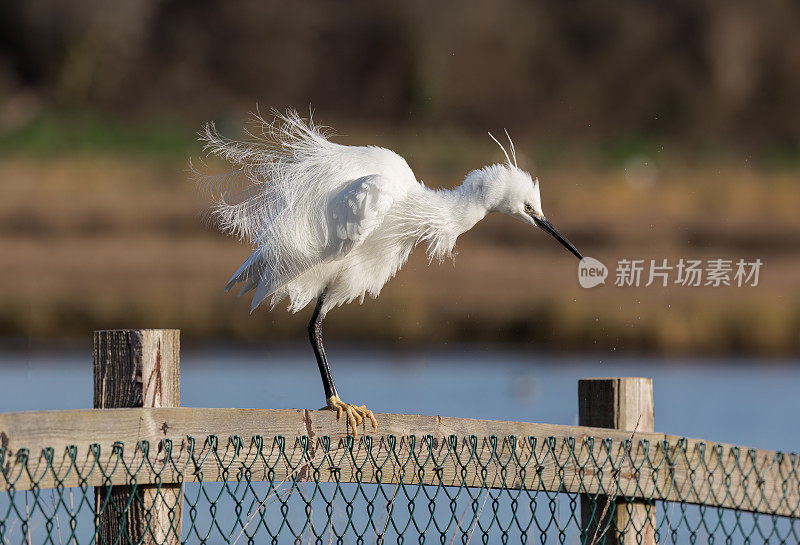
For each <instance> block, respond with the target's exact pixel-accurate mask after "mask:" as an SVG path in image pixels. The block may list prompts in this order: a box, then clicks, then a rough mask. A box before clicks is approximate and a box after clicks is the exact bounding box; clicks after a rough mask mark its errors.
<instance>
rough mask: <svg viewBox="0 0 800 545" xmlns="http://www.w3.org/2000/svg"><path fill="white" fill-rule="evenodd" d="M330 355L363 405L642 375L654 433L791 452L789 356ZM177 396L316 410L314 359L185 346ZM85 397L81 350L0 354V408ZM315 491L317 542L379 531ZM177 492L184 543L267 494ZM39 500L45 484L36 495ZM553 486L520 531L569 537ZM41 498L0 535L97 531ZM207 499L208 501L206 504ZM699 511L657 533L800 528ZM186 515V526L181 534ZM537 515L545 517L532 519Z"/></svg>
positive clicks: (195, 488) (504, 399) (478, 413)
mask: <svg viewBox="0 0 800 545" xmlns="http://www.w3.org/2000/svg"><path fill="white" fill-rule="evenodd" d="M329 356H330V358H331V360H332V362H333V364H332V367H333V372H334V377H335V379H336V381H337V385H338V388H339V390H340V392H341V394H342V396H343V397H344V398H345V399H346V400H350V401H357V402H359V403H366V404H367V405H368V406H369V407H370V408H372V409H373V410H375V411H377V412H397V413H423V414H441V415H446V416H461V417H472V418H484V419H502V420H523V421H532V422H546V423H553V424H576V423H577V405H578V403H577V381H578V379H579V378H581V377H592V376H647V377H652V378H653V379H654V387H655V407H656V429H657V430H658V431H662V432H667V433H670V434H674V435H683V436H691V437H701V438H705V439H708V440H710V441H716V442H727V443H736V444H741V445H747V446H753V447H760V448H766V449H772V450H784V451H795V452H796V451H800V422H798V419H797V415H798V414H800V396H798V391H799V390H800V388H798V387H800V362H798V361H787V362H781V363H776V362H771V363H766V362H759V361H748V362H744V361H711V360H685V361H680V362H671V361H666V360H660V359H654V358H638V359H614V360H611V361H609V360H602V359H600V358H597V357H589V356H586V357H563V358H560V357H553V356H537V355H533V354H524V353H521V352H508V351H497V350H485V349H480V348H477V349H448V350H437V349H417V350H413V351H408V352H403V353H398V352H397V351H391V350H353V349H350V348H348V347H346V346H332V347H330V349H329ZM181 394H182V404H183V405H184V406H196V407H267V408H292V407H311V408H317V407H319V406H321V405H322V403H323V396H322V388H321V385H320V380H319V375H318V372H317V368H316V363H315V362H314V359H313V356H312V355H311V351H310V350H309V349H307V348H306V347H305V346H299V347H295V348H287V347H285V346H283V347H281V346H271V347H270V346H268V347H263V348H258V349H254V348H241V347H239V348H237V347H221V346H217V347H214V348H205V349H187V350H184V351H183V353H182V363H181ZM91 397H92V369H91V356H90V354H89V351H88V349H87V350H86V351H81V352H76V351H72V352H28V353H26V352H6V353H0V412H5V411H21V410H45V409H78V408H86V407H90V406H91ZM313 490H315V488H314V485H313V483H302V484H299V485H298V488H297V490H295V493H293V494H292V495H291V496H289V498H288V500H287V503H286V505H285V506H284V507H285V509H286V517H287V521H288V522H289V524H291V525H292V527H293V530H292V531H290V530H289V529H288V528H284V530H283V531H282V533H281V537H280V540H279V542H289V541H290V540H291V538H290V537H289V534H291V533H292V532H295V533H299V534H302V536H303V541H307V540H311V539H310V536H308V530H307V529H305V530H299V529H302V528H304V525H305V523H306V511H305V506H306V504H305V503H303V501H304V500H302V499H301V496H300V495H298V494H301V493H305V494H306V497H308V494H309V493H310V492H312V491H313ZM316 490H317V493H316V494H315V495H314V498H315V499H314V500H313V501H312V502H311V503H312V505H313V517H312V520H313V524H314V532H320V533H321V538H320V539H321V540H322V541H320V542H328V541H329V540H330V539H331V537H330V536H331V535H332V534H331V532H332V530H331V525H332V526H333V527H335V528H337V530H336V531H337V533H338V532H340V531H345V532H346V533H347V536H346V537H345V538H343V541H342V542H343V543H351V542H354V538H353V531H357V532H359V533H361V532H364V533H365V537H366V542H367V543H375V542H376V541H377V540H376V536H375V535H374V534H375V531H374V530H369V526H368V524H369V521H370V519H369V518H368V517H367V515H366V510H365V509H366V508H365V505H366V504H365V499H364V498H365V497H362V496H361V495H360V493H359V492H358V490H357V489H356V488H355V485H334V484H333V483H322V484H320V485H319V487H318V488H316ZM364 490H365V491H366V492H368V493H369V494H375V493H377V491H376V490H375V485H365V487H364ZM409 490H410V491H411V493H414V492H415V491H416V488H414V487H413V486H412V487H411V488H410V489H409ZM443 490H444V489H443ZM337 491H338V492H337ZM184 492H185V499H186V502H187V507H186V508H185V509H184V517H183V528H184V538H185V539H186V540H187V542H189V543H200V542H203V543H223V542H228V543H230V542H233V541H234V540H235V537H236V536H237V535H238V533H239V531H240V526H237V518H236V516H235V514H234V513H235V510H234V505H241V506H244V507H245V508H246V509H245V510H246V512H247V513H250V512H251V511H252V510H253V505H256V504H258V503H259V502H258V501H257V500H258V499H259V498H262V497H263V498H266V497H269V495H268V488H267V484H266V483H253V485H252V487H251V488H247V489H244V491H242V490H239V488H238V487H235V485H234V490H229V489H228V488H226V487H225V485H223V484H219V483H209V484H205V485H204V486H203V487H202V488H201V487H200V486H199V485H196V484H189V485H186V488H185V490H184ZM439 492H440V494H444V492H442V491H439ZM468 492H469V491H467V490H460V491H459V490H452V491H450V493H453V494H455V495H456V496H457V501H456V500H453V501H454V502H455V503H452V502H447V501H443V500H441V501H440V499H437V501H436V503H435V509H436V513H437V515H436V520H437V521H438V522H439V523H443V524H444V525H445V526H447V524H452V523H448V522H447V521H448V518H449V513H450V511H449V510H450V509H452V510H453V511H452V512H453V513H468V514H467V518H466V519H465V526H464V528H466V529H467V530H469V528H470V527H471V526H472V527H474V524H475V523H474V522H471V521H470V517H472V516H473V514H472V513H473V511H469V506H473V507H472V509H474V506H475V505H478V504H484V503H485V498H486V492H485V491H481V492H480V493H479V494H478V497H477V500H478V504H476V503H474V502H473V501H472V498H471V497H470V496H469V495H468ZM78 493H79V494H80V491H78ZM337 493H338V494H340V496H339V497H338V499H335V500H333V501H332V512H331V514H330V515H328V514H326V511H325V506H326V503H325V501H326V500H325V497H335V494H337ZM209 494H210V497H209V496H208V495H209ZM512 495H513V493H509V492H505V493H502V494H500V496H499V497H498V498H499V503H498V507H497V516H498V519H497V520H498V521H506V522H502V525H503V526H506V525H507V524H509V523H508V521H509V520H510V517H511V510H510V509H511V508H510V507H509V506H510V501H511V497H512ZM51 496H53V493H52V492H51ZM48 497H50V496H47V495H46V494H45V498H48ZM415 497H416V496H412V497H411V498H407V497H399V498H397V499H396V501H394V504H395V507H396V510H395V512H393V513H394V514H393V515H392V519H393V521H395V523H399V524H400V527H401V528H402V527H403V526H404V525H405V524H406V523H408V522H409V520H410V513H412V512H414V510H413V509H412V506H413V505H416V509H417V510H418V511H419V513H418V514H417V515H415V517H416V518H417V519H419V520H421V521H423V523H424V521H425V520H426V518H427V515H426V513H427V511H425V509H427V508H428V503H427V500H426V499H425V497H423V496H420V497H419V498H417V499H414V498H415ZM493 497H495V496H493ZM549 497H550V496H547V495H535V499H527V498H528V496H525V497H524V498H523V499H524V501H522V502H521V503H520V505H521V507H520V512H519V514H520V517H521V518H520V520H522V521H523V524H526V522H525V520H527V519H528V518H530V517H534V513H535V520H536V523H535V525H534V526H532V527H531V528H530V529H529V530H530V535H529V536H528V538H527V541H528V542H537V543H538V542H547V543H551V542H552V543H555V542H564V543H570V544H572V543H578V542H579V533H578V526H577V519H575V518H570V515H571V513H572V512H573V511H574V510H575V509H576V507H575V502H576V501H577V496H576V495H574V494H573V495H565V494H561V495H555V496H554V498H555V499H553V500H552V501H551V500H549ZM53 498H54V496H53ZM209 498H210V499H209ZM437 498H438V496H437ZM346 499H347V500H346ZM51 501H52V503H53V506H52V507H51V506H50V504H48V503H47V499H45V502H44V504H43V505H40V506H39V508H38V509H39V511H34V512H32V514H31V517H30V523H29V525H28V526H27V528H29V530H28V534H26V533H25V532H23V530H22V528H23V527H22V525H21V523H20V521H19V520H16V519H17V518H19V517H17V516H15V515H13V514H11V515H10V518H9V520H8V521H7V532H6V533H7V534H8V535H6V536H3V539H4V540H5V542H8V543H30V542H42V541H43V540H44V538H45V536H46V533H47V532H46V527H45V518H44V517H45V515H46V516H50V517H52V516H53V514H51V511H53V513H56V515H58V514H60V520H63V521H66V520H69V519H70V517H73V516H74V521H75V525H76V535H77V537H78V541H79V542H80V543H91V542H93V541H92V536H93V532H94V519H93V517H92V514H91V509H89V507H88V505H90V504H86V506H85V508H78V509H76V510H74V511H73V509H72V508H71V507H68V505H71V504H67V503H62V504H59V506H56V504H55V500H54V499H52V500H51ZM346 501H347V502H350V503H349V504H350V505H351V506H352V509H353V511H354V514H353V518H352V520H353V526H352V527H351V530H350V531H347V530H346V528H347V524H348V519H349V517H348V516H347V515H346V513H345V511H344V505H345V503H346ZM27 502H28V495H27V494H25V495H21V494H17V495H9V496H7V497H6V496H5V495H0V512H3V513H9V514H10V513H12V511H10V508H11V507H12V506H15V508H16V509H18V510H19V512H20V513H25V512H27V511H25V509H27V505H28V503H27ZM553 502H556V503H553ZM384 503H386V502H384V501H382V500H381V499H380V497H379V498H378V499H377V500H376V501H375V509H376V515H375V519H374V520H378V521H379V522H380V521H384V520H386V517H387V515H386V507H385V506H384ZM212 504H215V507H213V509H212ZM454 505H455V507H453V506H454ZM188 506H194V508H193V509H189V508H188ZM493 510H494V509H493ZM702 513H703V512H702V511H701V509H700V508H698V507H696V506H688V507H686V506H682V507H681V508H680V509H679V511H677V512H676V511H675V505H674V504H666V503H665V504H659V505H658V513H657V520H658V521H659V537H660V540H659V541H660V542H666V541H667V538H668V537H669V542H670V543H681V544H683V543H686V544H690V543H709V544H710V543H715V542H716V543H718V542H722V541H723V540H724V537H725V535H730V536H731V537H732V539H733V540H734V542H740V541H743V540H744V539H745V536H750V535H751V534H753V535H755V536H759V535H762V534H763V535H769V536H771V537H770V538H767V539H765V540H764V542H767V541H770V542H772V541H775V542H788V541H792V537H791V536H796V535H797V532H798V528H797V527H796V526H797V523H796V522H794V521H791V520H790V519H781V520H778V521H775V520H773V519H772V518H771V517H768V516H760V517H759V516H755V515H750V514H735V513H734V512H731V511H717V510H706V511H705V515H702ZM243 516H244V515H243ZM329 516H330V523H329V522H328V521H329V519H328V517H329ZM701 516H702V517H703V518H701ZM264 517H265V521H266V523H267V524H269V526H270V527H271V528H273V529H274V528H277V527H279V526H280V524H281V520H282V518H283V514H282V513H281V512H280V511H279V510H278V508H277V506H273V507H271V508H270V509H268V510H266V511H264ZM478 518H479V519H480V521H481V524H490V528H491V529H490V531H488V533H487V534H486V536H485V538H486V539H487V540H488V541H487V542H488V543H499V542H500V541H499V530H498V528H497V527H496V526H491V523H490V520H491V518H492V516H491V514H490V513H489V510H488V509H487V512H486V513H485V514H482V515H479V516H478ZM56 520H59V519H58V518H57V519H56ZM192 523H193V525H194V527H193V529H192V530H191V531H190V527H191V526H192ZM540 524H541V525H543V526H542V527H541V528H540V526H536V525H540ZM706 524H710V526H708V527H707V526H706ZM259 528H260V529H259ZM365 528H366V530H365ZM709 528H710V529H709ZM343 529H344V530H343ZM62 531H63V532H64V533H65V536H66V532H67V528H66V527H64V528H62V529H59V532H62ZM250 531H251V532H254V533H255V534H256V535H255V536H254V539H255V542H266V541H267V536H266V535H265V533H264V529H263V528H262V527H259V526H258V525H257V524H254V525H253V526H252V527H251V528H250ZM194 532H197V533H194ZM393 532H394V530H392V529H391V528H389V530H388V534H387V539H389V542H391V541H392V540H393V539H394V537H393V536H394V535H396V534H394V533H393ZM405 533H406V534H407V537H408V539H407V540H406V542H417V541H418V540H421V539H424V542H425V543H438V542H440V539H441V536H440V534H439V533H438V531H437V530H436V529H435V528H434V527H432V526H431V527H427V528H425V529H422V530H419V531H417V530H415V527H414V526H411V527H409V529H408V530H406V531H405ZM467 535H468V533H464V534H462V533H461V532H460V531H459V532H457V531H456V530H455V527H452V528H450V527H448V529H447V531H446V532H445V537H447V538H449V539H450V540H451V541H452V539H453V538H455V539H457V540H458V542H461V540H462V539H466V536H467ZM59 536H61V534H60V533H59ZM206 536H208V537H206ZM508 537H509V542H512V543H514V542H520V541H524V540H523V539H522V537H521V533H520V531H519V529H517V528H516V527H512V528H511V530H510V533H509V536H508ZM307 538H308V539H307ZM483 538H484V536H482V535H481V533H480V531H478V532H477V533H476V535H475V536H474V541H473V542H474V543H478V542H481V541H482V540H483ZM31 539H32V541H31ZM748 539H750V538H748ZM787 539H788V541H787ZM245 541H246V540H242V541H241V542H245ZM311 541H315V540H311ZM59 542H60V540H59ZM759 542H760V541H759Z"/></svg>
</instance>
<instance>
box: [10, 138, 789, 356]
mask: <svg viewBox="0 0 800 545" xmlns="http://www.w3.org/2000/svg"><path fill="white" fill-rule="evenodd" d="M399 149H402V148H399ZM412 155H413V158H412V159H413V160H412V161H411V162H412V166H414V167H415V168H416V169H417V171H418V172H419V173H420V176H421V177H422V178H423V179H425V180H426V182H427V183H429V184H430V185H440V184H439V183H438V182H440V181H441V185H451V184H452V182H453V181H455V180H456V178H458V176H460V175H461V174H463V171H464V170H466V168H467V167H466V166H464V165H477V164H478V163H480V162H481V161H482V160H483V159H487V158H478V159H477V160H455V159H453V161H452V163H453V164H450V163H446V162H445V163H442V162H437V160H436V159H434V158H433V156H435V154H433V153H429V154H428V156H426V155H425V153H424V151H422V150H414V151H413V154H412ZM538 174H539V177H540V179H541V181H542V196H543V200H544V207H545V211H546V212H547V213H548V215H549V216H550V218H551V219H552V221H553V222H554V223H555V224H556V225H557V226H558V227H559V228H560V229H561V230H562V231H563V232H564V233H565V234H567V235H568V236H569V237H570V238H571V239H572V240H573V242H575V244H576V245H577V246H578V247H579V248H580V249H581V250H582V251H583V252H584V253H585V254H586V255H590V256H593V257H596V258H598V259H600V260H602V261H604V262H605V263H606V264H607V265H609V266H610V267H611V268H612V271H611V275H612V277H611V278H609V282H608V283H607V285H606V286H603V287H599V288H595V289H593V290H584V289H582V288H580V287H579V286H578V283H577V278H576V262H575V260H574V258H572V257H571V256H570V255H569V254H567V253H566V252H565V251H564V250H563V249H562V248H560V247H559V246H557V245H556V244H555V243H554V242H553V241H552V240H550V239H549V238H547V237H545V236H544V235H543V234H542V233H539V232H534V231H531V230H530V229H529V228H527V227H526V226H524V225H522V224H518V223H516V222H514V221H513V220H511V219H509V218H505V217H490V218H488V219H487V220H486V221H485V222H483V223H481V224H479V226H478V227H477V228H476V229H474V230H473V231H472V232H469V233H467V234H466V235H464V236H463V238H462V239H461V240H460V244H459V248H458V249H459V254H458V256H457V258H456V262H455V265H454V264H453V263H451V262H445V263H443V264H433V265H432V266H430V267H428V266H427V261H426V258H425V256H424V254H423V253H422V252H417V253H415V254H414V255H413V256H412V259H411V261H410V262H409V264H408V265H407V266H406V267H405V268H404V269H403V270H402V271H401V272H400V274H399V275H398V277H397V278H395V279H394V280H393V281H391V282H390V283H389V284H388V285H387V286H386V288H385V289H384V292H383V294H382V297H381V298H380V299H379V300H378V301H368V302H365V304H364V305H363V306H361V307H359V306H357V305H351V306H349V307H346V308H344V309H341V310H337V311H334V313H332V315H331V318H332V319H330V320H329V322H328V323H327V324H326V326H327V327H328V331H329V333H330V336H331V337H332V338H336V339H340V340H343V339H378V340H398V339H399V340H401V341H404V342H436V343H440V342H446V341H451V342H457V341H482V342H483V341H487V342H493V341H497V342H512V343H536V344H538V345H540V346H548V347H551V348H552V349H554V350H559V351H561V350H584V349H593V350H598V351H602V352H615V353H617V354H619V353H625V352H631V351H638V350H648V351H658V352H662V353H676V354H677V353H708V354H718V353H741V352H754V353H759V354H765V355H786V354H798V353H800V335H798V331H800V284H799V283H798V281H797V274H798V271H800V253H798V249H800V216H798V214H797V210H799V209H800V191H798V188H797V184H796V182H797V176H798V175H797V173H796V172H769V171H759V170H756V169H751V168H745V167H726V168H720V169H718V168H699V167H698V168H692V169H688V168H675V169H672V170H663V169H662V170H661V171H658V172H656V171H655V170H653V171H652V172H651V171H647V169H646V168H645V169H644V170H642V169H639V170H636V169H635V165H634V166H633V167H632V168H629V169H628V170H625V169H624V168H622V167H620V168H611V167H609V168H607V169H606V170H604V171H602V172H598V171H590V170H588V169H582V168H579V167H570V166H564V165H562V166H560V167H557V168H556V167H549V168H547V169H544V170H540V171H539V172H538ZM637 177H638V178H637ZM185 179H186V173H185V163H184V162H183V161H182V160H181V159H160V160H148V159H142V158H138V159H126V158H118V157H117V158H115V157H89V156H87V157H83V158H50V159H47V160H39V159H32V158H23V157H5V158H3V159H2V160H0V195H2V196H3V198H2V200H0V233H2V238H1V239H0V255H2V257H1V258H0V261H1V262H2V267H0V286H2V287H0V336H5V337H9V336H12V337H13V336H36V337H51V336H57V337H65V336H84V335H86V334H87V332H88V331H90V330H91V329H94V328H113V327H178V328H181V329H182V330H183V331H184V333H185V334H186V335H189V336H196V337H226V338H241V339H264V338H280V339H289V338H298V339H299V338H301V337H303V336H304V334H305V328H304V323H305V321H306V320H307V315H306V314H301V315H296V316H291V315H288V314H287V313H286V312H284V311H283V310H276V311H274V312H269V311H268V310H267V309H264V310H259V311H257V312H256V313H255V314H254V315H253V316H250V315H249V314H248V308H249V304H248V301H246V300H244V299H237V298H236V297H234V296H233V295H231V294H225V293H224V292H223V291H222V286H223V284H224V283H225V280H226V279H227V278H228V276H229V274H230V273H231V271H233V270H234V269H235V268H236V267H237V266H238V264H239V263H240V262H241V261H242V260H243V259H244V258H245V256H246V254H247V253H248V251H247V248H246V247H244V246H243V245H242V244H239V243H237V242H236V241H234V240H231V239H227V238H224V237H222V236H220V235H218V234H215V233H214V232H212V231H210V230H209V229H207V228H206V227H204V225H203V224H202V222H201V221H200V219H199V217H198V210H199V202H198V200H197V198H196V196H195V195H194V192H193V189H192V187H191V185H190V184H189V183H187V182H186V181H185ZM624 257H625V258H643V259H650V258H654V259H659V260H660V259H662V258H668V259H670V260H671V261H675V260H676V259H677V258H679V257H684V258H691V257H697V258H717V257H723V258H731V259H738V258H740V257H743V258H748V259H753V258H760V259H761V260H762V261H763V262H764V266H763V269H762V273H761V281H760V285H759V286H758V287H757V288H736V287H729V288H725V287H723V288H686V287H679V286H670V287H667V288H657V287H649V288H644V287H640V288H638V289H637V288H619V287H615V286H613V275H614V271H613V268H614V266H615V264H616V262H617V260H618V259H620V258H624Z"/></svg>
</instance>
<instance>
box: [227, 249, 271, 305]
mask: <svg viewBox="0 0 800 545" xmlns="http://www.w3.org/2000/svg"><path fill="white" fill-rule="evenodd" d="M263 274H264V261H263V260H262V254H261V249H260V248H259V249H257V250H255V251H254V252H253V253H251V254H250V256H249V257H248V258H247V259H246V260H245V262H244V263H242V265H241V266H240V267H239V268H238V269H236V272H235V273H233V276H231V278H230V280H228V283H227V284H225V291H230V290H231V288H232V287H233V286H235V285H236V284H238V283H239V282H244V286H243V287H242V291H240V292H239V296H240V297H241V296H242V295H244V294H245V293H247V292H248V291H250V290H252V289H253V288H254V287H255V286H256V285H257V284H258V283H259V282H260V281H261V280H262V276H263Z"/></svg>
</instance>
